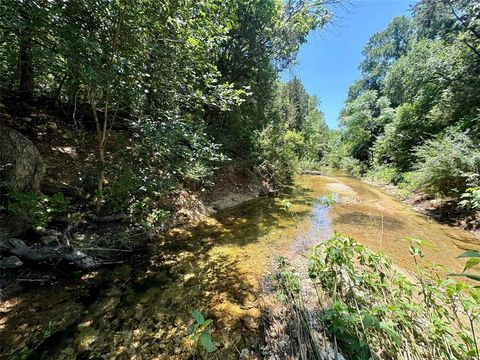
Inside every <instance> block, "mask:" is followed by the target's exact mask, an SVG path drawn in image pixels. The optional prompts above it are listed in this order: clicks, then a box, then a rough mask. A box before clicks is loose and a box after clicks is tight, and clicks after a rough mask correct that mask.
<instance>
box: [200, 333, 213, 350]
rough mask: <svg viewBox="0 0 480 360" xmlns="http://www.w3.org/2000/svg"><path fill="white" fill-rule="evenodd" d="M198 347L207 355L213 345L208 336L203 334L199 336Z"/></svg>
mask: <svg viewBox="0 0 480 360" xmlns="http://www.w3.org/2000/svg"><path fill="white" fill-rule="evenodd" d="M200 345H202V346H203V347H204V348H205V350H207V352H209V353H211V352H212V351H213V343H212V338H211V336H210V334H208V333H206V332H204V333H203V334H202V336H200Z"/></svg>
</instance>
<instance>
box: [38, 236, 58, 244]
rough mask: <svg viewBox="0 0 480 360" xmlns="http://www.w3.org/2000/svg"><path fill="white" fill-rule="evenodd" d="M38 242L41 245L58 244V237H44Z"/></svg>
mask: <svg viewBox="0 0 480 360" xmlns="http://www.w3.org/2000/svg"><path fill="white" fill-rule="evenodd" d="M40 241H41V242H42V244H43V245H53V244H58V237H57V235H44V236H42V237H41V238H40Z"/></svg>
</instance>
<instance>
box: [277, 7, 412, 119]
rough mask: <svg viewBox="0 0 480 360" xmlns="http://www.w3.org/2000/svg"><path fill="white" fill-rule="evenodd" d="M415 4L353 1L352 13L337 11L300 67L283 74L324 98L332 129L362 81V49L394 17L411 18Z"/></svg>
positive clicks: (312, 40)
mask: <svg viewBox="0 0 480 360" xmlns="http://www.w3.org/2000/svg"><path fill="white" fill-rule="evenodd" d="M414 3H415V0H353V1H352V3H351V5H350V6H349V8H348V10H340V9H334V12H335V15H336V16H335V19H334V21H333V24H332V25H330V26H327V28H325V29H323V30H320V31H317V32H316V33H314V34H311V35H310V36H309V38H308V43H306V44H304V45H303V46H302V47H301V49H300V52H299V56H298V62H299V63H298V65H297V66H295V67H294V68H293V69H292V70H288V71H286V72H285V73H284V74H283V79H284V80H288V79H290V78H292V77H293V76H295V75H296V76H297V77H298V78H300V79H301V80H302V82H303V84H304V85H305V87H306V89H307V91H308V93H309V94H311V95H317V96H318V97H319V98H320V101H321V104H320V109H321V110H322V111H323V113H324V115H325V119H326V121H327V124H328V126H329V127H330V128H334V127H336V124H337V117H338V114H339V112H340V110H341V108H342V107H343V103H344V101H345V99H346V96H347V91H348V87H349V86H350V84H351V83H352V82H353V81H354V80H356V79H358V77H359V75H360V72H359V70H358V64H359V63H360V61H361V59H362V49H363V47H364V46H365V44H366V43H367V41H368V39H369V38H370V36H371V35H373V34H374V33H375V32H378V31H381V30H383V29H385V27H386V26H387V25H388V23H389V22H390V21H391V20H392V18H393V17H395V16H398V15H402V14H405V15H408V14H410V11H409V8H410V5H412V4H414Z"/></svg>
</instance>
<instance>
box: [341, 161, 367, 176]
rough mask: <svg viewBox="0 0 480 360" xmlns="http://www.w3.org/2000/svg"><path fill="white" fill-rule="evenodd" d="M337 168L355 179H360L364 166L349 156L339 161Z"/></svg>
mask: <svg viewBox="0 0 480 360" xmlns="http://www.w3.org/2000/svg"><path fill="white" fill-rule="evenodd" d="M338 167H339V168H340V170H343V171H346V172H347V173H349V174H350V175H353V176H355V177H360V176H361V175H362V174H363V173H364V172H365V164H363V163H362V162H361V161H360V160H358V159H355V158H353V157H351V156H346V157H344V158H343V159H342V160H340V163H339V164H338Z"/></svg>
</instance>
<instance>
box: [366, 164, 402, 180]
mask: <svg viewBox="0 0 480 360" xmlns="http://www.w3.org/2000/svg"><path fill="white" fill-rule="evenodd" d="M365 177H366V178H367V179H370V180H372V181H375V182H379V183H382V184H389V183H396V182H397V181H398V180H399V178H400V177H401V174H400V173H399V171H398V170H397V169H396V168H395V167H393V166H389V165H373V166H372V167H371V168H370V169H368V171H367V173H366V174H365Z"/></svg>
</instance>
